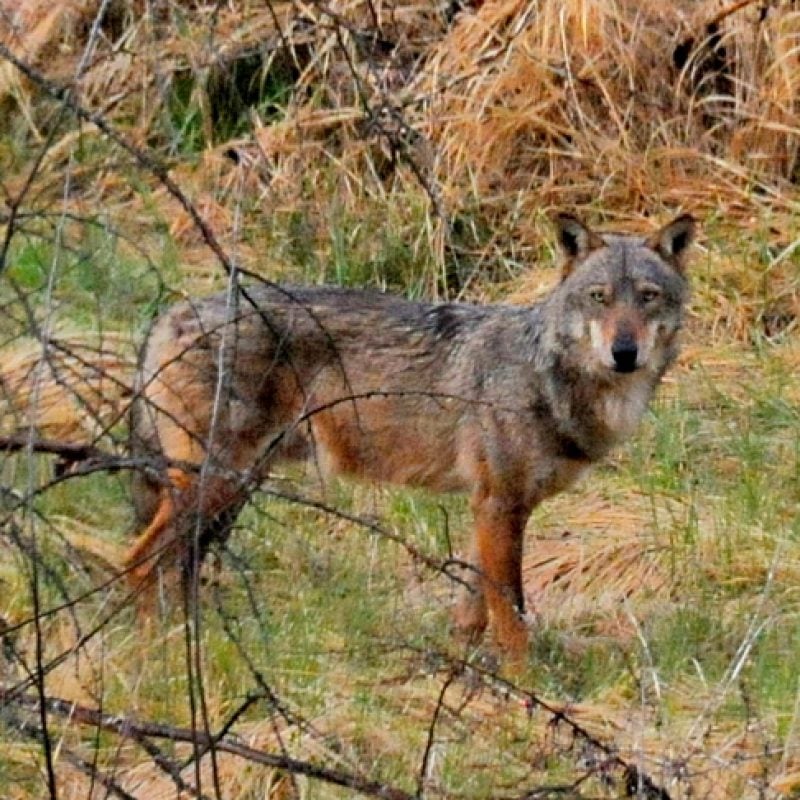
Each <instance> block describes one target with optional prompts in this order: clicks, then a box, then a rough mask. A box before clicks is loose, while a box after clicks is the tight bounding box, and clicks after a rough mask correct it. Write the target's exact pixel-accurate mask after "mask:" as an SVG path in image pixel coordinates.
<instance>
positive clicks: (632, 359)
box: [611, 333, 639, 372]
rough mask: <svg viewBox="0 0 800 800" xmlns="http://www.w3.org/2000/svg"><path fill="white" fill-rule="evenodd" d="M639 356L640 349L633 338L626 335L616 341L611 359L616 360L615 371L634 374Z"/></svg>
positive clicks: (612, 348)
mask: <svg viewBox="0 0 800 800" xmlns="http://www.w3.org/2000/svg"><path fill="white" fill-rule="evenodd" d="M638 356H639V348H638V347H637V345H636V340H635V339H634V338H633V336H631V335H630V334H628V333H625V334H622V335H621V336H618V337H617V338H616V339H614V344H613V345H612V347H611V357H612V358H613V359H614V369H615V370H616V371H617V372H633V371H634V370H635V369H636V366H637V364H636V359H637V358H638Z"/></svg>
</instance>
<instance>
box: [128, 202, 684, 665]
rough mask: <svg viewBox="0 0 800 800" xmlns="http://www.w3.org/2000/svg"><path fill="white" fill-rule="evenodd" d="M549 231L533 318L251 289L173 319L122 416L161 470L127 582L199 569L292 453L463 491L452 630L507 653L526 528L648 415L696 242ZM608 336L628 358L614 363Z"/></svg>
mask: <svg viewBox="0 0 800 800" xmlns="http://www.w3.org/2000/svg"><path fill="white" fill-rule="evenodd" d="M558 225H559V226H560V240H561V244H562V247H563V249H564V251H565V254H566V256H567V259H566V265H565V277H564V280H563V281H562V283H561V284H560V285H559V286H558V287H557V288H556V289H555V290H554V291H553V293H552V294H551V295H550V296H549V297H548V298H546V299H545V300H544V301H543V302H542V303H540V304H538V305H536V306H532V307H530V308H513V307H510V306H499V305H498V306H488V307H475V306H467V305H463V304H449V305H438V306H437V305H429V304H422V303H412V302H409V301H405V300H401V299H399V298H392V297H389V296H386V295H379V294H376V293H370V292H363V291H357V290H350V291H347V290H330V289H323V288H320V289H292V290H290V291H288V292H287V291H286V290H280V289H275V288H269V287H257V288H251V289H248V290H247V293H246V294H244V295H243V296H241V297H240V298H239V306H236V305H235V304H234V305H233V306H231V303H230V298H229V297H228V296H226V295H217V296H215V297H212V298H207V299H206V300H200V301H191V302H185V303H181V304H178V305H176V306H175V307H173V308H172V309H171V310H169V311H168V312H167V313H166V314H165V315H164V316H163V317H162V318H161V319H160V320H159V321H158V323H157V324H156V326H155V327H154V331H153V333H152V335H151V337H150V341H149V342H148V347H147V351H146V356H145V359H144V362H143V366H142V371H141V376H140V392H139V394H140V397H139V401H138V404H137V412H136V415H135V419H134V436H135V440H136V441H138V442H139V447H140V449H141V450H143V451H144V452H145V453H147V454H151V455H153V456H156V457H162V458H165V459H166V461H167V466H168V468H167V469H166V470H165V474H164V479H165V480H164V484H163V485H159V484H157V483H155V482H153V481H151V480H150V479H146V478H145V479H140V480H139V481H138V483H137V494H138V500H137V506H138V508H139V510H140V515H141V517H142V519H143V522H144V524H145V527H144V529H143V531H142V532H141V534H140V535H139V537H138V539H137V540H136V542H135V544H134V546H133V547H132V548H131V550H130V551H129V553H128V555H127V559H126V563H127V565H128V567H129V569H130V573H131V576H132V580H133V581H134V583H135V584H136V585H142V584H144V585H150V584H152V581H153V579H154V576H155V574H156V566H157V565H161V567H164V568H166V569H168V570H170V571H172V572H175V571H176V569H177V568H178V567H180V566H183V567H184V568H185V567H186V565H187V563H188V562H189V561H190V554H195V555H196V556H197V557H198V558H202V555H203V551H204V548H205V547H206V546H207V544H208V540H209V538H213V537H215V536H221V535H224V533H225V531H226V530H227V529H228V527H229V525H230V522H231V519H232V518H233V517H234V516H235V514H236V513H237V512H238V510H239V508H240V507H241V505H242V503H243V502H244V500H245V499H246V497H247V495H248V493H249V491H250V489H251V488H253V487H254V486H256V485H258V483H259V482H260V481H261V479H262V478H263V477H264V476H265V475H266V474H267V473H268V471H269V467H270V465H271V464H272V463H274V462H275V461H276V460H279V459H286V458H291V459H298V458H307V459H310V460H311V461H312V463H313V464H314V469H315V470H318V471H319V472H321V473H322V474H323V475H325V474H342V475H350V476H354V477H359V478H363V479H368V480H375V481H390V482H394V483H398V484H407V485H413V486H422V487H426V488H428V489H430V490H433V491H439V492H450V491H462V492H469V493H470V495H471V507H472V511H473V514H474V519H475V529H474V537H473V544H472V563H473V564H474V565H475V570H474V572H473V573H471V574H470V576H469V579H468V580H469V583H470V585H471V590H470V591H469V592H467V593H465V596H464V598H463V600H462V601H461V603H460V604H459V606H458V607H457V609H456V615H455V618H456V624H457V626H458V628H459V629H460V630H461V631H463V632H464V633H465V634H466V635H467V636H468V637H470V638H471V639H477V638H478V637H479V636H480V635H481V634H482V633H483V631H484V629H485V628H486V626H487V624H488V623H489V622H491V623H492V625H493V628H494V633H495V637H496V639H497V641H498V643H499V644H500V646H501V647H502V648H503V649H505V650H506V651H507V652H509V653H510V654H511V655H512V656H513V657H514V658H520V657H521V656H522V654H523V653H524V649H525V643H526V628H525V624H524V622H523V619H522V618H521V615H520V612H521V611H522V610H523V606H524V603H523V587H522V578H521V568H520V562H521V555H522V543H523V533H524V529H525V524H526V522H527V519H528V516H529V514H530V512H531V510H532V509H533V508H534V507H535V506H536V505H537V504H538V503H540V502H541V501H542V500H544V499H546V498H547V497H549V496H552V495H553V494H555V493H557V492H560V491H562V490H563V489H564V488H566V487H567V486H569V485H570V484H571V483H572V482H573V481H574V480H575V479H576V477H577V476H578V475H579V474H580V473H582V472H583V471H584V470H585V469H586V468H587V467H588V466H589V465H590V464H591V463H593V462H595V461H597V460H598V459H600V458H602V457H603V456H604V455H605V453H606V452H608V450H609V449H610V448H611V447H612V446H613V445H615V444H616V443H617V442H619V441H620V440H621V439H623V438H624V437H625V436H627V435H629V433H630V432H631V430H632V429H633V427H634V426H635V424H636V423H637V421H638V419H639V418H640V416H641V414H642V413H643V412H644V409H645V408H646V404H647V401H648V400H649V398H650V396H651V394H652V392H653V390H654V388H655V386H656V384H657V383H658V381H659V380H660V378H661V375H662V374H663V372H664V370H665V369H666V368H667V366H668V365H669V363H670V362H671V361H672V359H673V358H674V357H675V353H676V348H675V335H676V333H677V331H678V329H679V327H680V324H681V320H682V312H683V307H684V305H685V302H686V296H687V294H686V281H685V279H684V275H683V260H684V257H685V254H684V249H685V247H686V246H687V245H688V244H689V242H690V241H691V236H692V233H693V230H694V226H693V222H692V220H691V218H689V217H680V218H678V219H677V220H675V221H674V222H673V223H671V224H670V225H667V226H665V227H664V228H663V229H662V230H661V231H659V232H658V233H657V234H655V235H654V236H653V237H652V238H651V239H650V240H647V241H646V240H644V239H642V238H640V237H626V236H620V235H604V236H601V235H599V234H596V233H594V232H592V231H590V230H588V229H587V228H585V226H583V225H582V224H581V223H579V222H578V221H577V220H575V219H574V218H573V217H569V216H567V215H564V216H562V217H560V218H559V219H558ZM598 286H599V287H602V292H599V291H598ZM653 286H655V288H656V290H657V291H656V292H655V295H657V296H656V299H655V300H653V297H652V296H649V297H648V295H653V294H654V292H653V291H652V287H653ZM647 287H651V289H648V288H647ZM598 334H599V335H598ZM648 336H649V340H648V341H647V342H646V348H645V347H643V346H642V345H643V342H644V340H645V338H647V337H648ZM619 337H622V338H624V340H625V341H624V347H623V346H622V345H621V348H622V349H625V348H627V350H628V351H631V349H632V348H633V347H636V348H637V351H636V352H635V353H633V355H634V356H636V359H637V360H636V363H635V364H632V363H627V364H626V365H625V368H624V369H623V368H622V365H621V364H620V363H617V364H616V365H615V363H614V359H615V358H616V359H618V360H620V359H621V355H620V353H619V352H617V353H616V354H615V353H613V352H611V351H612V348H613V346H614V343H615V341H616V340H617V339H618V338H619ZM598 339H600V340H602V341H596V340H598ZM630 355H631V353H630V352H628V353H627V356H630ZM628 361H629V362H630V358H628ZM640 362H641V363H640ZM221 365H222V366H223V367H224V370H223V371H222V373H220V366H221ZM617 368H619V369H617ZM623 372H624V373H625V374H621V373H623ZM229 514H230V516H231V519H229V518H228V515H229ZM195 540H197V541H198V543H199V547H200V550H199V552H197V550H195V549H194V548H193V547H192V542H193V541H195Z"/></svg>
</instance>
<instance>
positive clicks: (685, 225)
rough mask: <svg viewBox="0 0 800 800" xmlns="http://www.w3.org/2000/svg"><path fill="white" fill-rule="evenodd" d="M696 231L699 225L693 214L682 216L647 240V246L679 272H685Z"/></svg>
mask: <svg viewBox="0 0 800 800" xmlns="http://www.w3.org/2000/svg"><path fill="white" fill-rule="evenodd" d="M696 231H697V223H696V222H695V220H694V217H693V216H692V215H691V214H682V215H681V216H680V217H676V218H675V219H674V220H672V222H670V223H668V224H667V225H665V226H664V227H663V228H661V230H659V231H656V232H655V233H654V234H653V235H652V236H651V237H650V238H649V239H648V240H647V246H648V247H649V248H651V249H652V250H655V251H656V253H658V254H659V255H660V256H661V258H663V259H664V261H666V262H667V263H668V264H671V265H672V266H673V267H674V268H675V269H676V270H677V271H678V272H683V271H684V269H685V268H686V256H687V251H688V249H689V245H690V244H691V243H692V241H693V240H694V235H695V232H696Z"/></svg>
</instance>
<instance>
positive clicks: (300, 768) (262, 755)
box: [0, 686, 417, 800]
mask: <svg viewBox="0 0 800 800" xmlns="http://www.w3.org/2000/svg"><path fill="white" fill-rule="evenodd" d="M0 703H8V704H13V705H17V706H20V707H23V708H27V709H30V710H33V711H36V710H38V709H39V707H40V703H39V698H38V697H36V696H34V695H30V694H19V693H18V692H15V691H13V690H12V691H10V690H8V689H6V688H5V687H2V686H0ZM44 709H45V711H46V712H47V713H48V714H51V715H54V716H58V717H62V718H65V719H68V720H69V721H70V722H76V723H78V724H80V725H91V726H93V727H97V728H100V729H101V730H104V731H108V732H111V733H116V734H118V735H119V736H122V737H125V738H127V739H134V741H136V740H137V737H139V736H142V737H148V738H153V739H167V740H168V741H171V742H182V743H187V744H194V745H200V746H202V747H211V746H212V744H213V746H214V747H216V748H217V750H219V751H222V752H226V753H230V754H231V755H234V756H237V757H239V758H242V759H245V760H246V761H250V762H252V763H254V764H260V765H262V766H266V767H272V768H274V769H282V770H286V771H288V772H292V773H295V774H297V775H305V776H306V777H309V778H312V779H315V780H320V781H323V782H325V783H331V784H334V785H336V786H342V787H344V788H347V789H352V790H353V791H355V792H358V793H359V794H363V795H367V796H369V797H378V798H381V800H417V798H416V795H412V794H409V793H408V792H406V791H404V790H403V789H399V788H397V787H395V786H390V785H388V784H386V783H381V782H380V781H373V780H369V779H367V778H364V777H362V776H360V775H357V774H354V773H350V772H344V771H342V770H335V769H329V768H327V767H324V766H319V765H317V764H312V763H311V762H309V761H303V760H300V759H296V758H290V757H288V756H279V755H275V754H274V753H268V752H265V751H263V750H258V749H256V748H255V747H250V746H248V745H245V744H242V743H240V742H235V741H232V740H231V739H229V738H221V739H219V740H217V741H214V742H212V741H211V739H212V738H216V737H209V736H207V735H206V734H205V733H203V732H202V731H198V730H192V729H191V728H181V727H177V726H174V725H166V724H163V723H157V722H147V721H142V720H137V719H134V718H132V717H123V716H117V715H112V714H103V713H101V712H99V711H97V710H96V709H93V708H89V707H87V706H82V705H79V704H77V703H72V702H69V701H67V700H62V699H60V698H56V697H45V698H44Z"/></svg>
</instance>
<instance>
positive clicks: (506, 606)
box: [455, 490, 530, 661]
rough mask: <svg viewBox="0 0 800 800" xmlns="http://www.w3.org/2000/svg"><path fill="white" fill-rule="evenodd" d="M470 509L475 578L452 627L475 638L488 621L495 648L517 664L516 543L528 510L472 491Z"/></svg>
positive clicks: (524, 639) (521, 635)
mask: <svg viewBox="0 0 800 800" xmlns="http://www.w3.org/2000/svg"><path fill="white" fill-rule="evenodd" d="M472 511H473V514H474V516H475V533H474V542H473V554H474V555H473V557H474V563H475V566H476V568H477V580H475V581H474V582H472V591H469V592H468V593H466V594H465V596H464V597H463V599H462V601H461V603H460V605H459V606H458V608H457V609H456V614H455V621H456V625H457V626H458V627H459V628H460V629H461V630H462V631H463V632H464V633H466V634H468V635H470V636H471V638H477V637H479V636H480V634H481V633H482V632H483V630H484V629H485V628H486V625H487V620H489V618H490V622H491V626H492V630H493V633H494V637H495V640H496V642H497V644H498V645H499V646H500V648H501V649H502V650H504V651H505V652H506V653H507V654H508V655H509V656H510V657H511V658H512V660H514V661H521V660H522V659H523V658H524V656H525V652H526V650H527V645H528V631H527V628H526V626H525V623H524V622H523V619H522V613H523V611H524V607H525V600H524V597H523V593H522V539H523V534H524V531H525V523H526V522H527V520H528V516H529V515H530V508H529V507H527V506H526V505H525V504H522V503H520V502H519V501H517V500H516V499H512V498H507V497H504V496H497V495H494V494H491V493H488V492H486V491H481V490H478V491H477V492H476V493H475V495H474V496H473V498H472Z"/></svg>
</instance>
